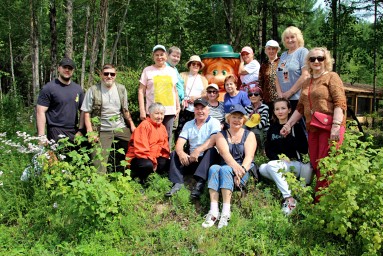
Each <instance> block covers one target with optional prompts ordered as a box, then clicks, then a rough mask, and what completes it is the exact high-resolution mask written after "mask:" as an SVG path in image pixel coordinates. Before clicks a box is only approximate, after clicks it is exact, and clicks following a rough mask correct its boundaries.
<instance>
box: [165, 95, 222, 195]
mask: <svg viewBox="0 0 383 256" xmlns="http://www.w3.org/2000/svg"><path fill="white" fill-rule="evenodd" d="M220 130H221V125H220V123H219V121H218V120H217V119H215V118H211V117H210V116H209V107H208V102H207V101H206V100H205V99H202V98H199V99H197V100H195V101H194V119H193V120H191V121H188V122H186V123H185V125H184V127H183V128H182V131H181V133H180V136H179V138H178V140H177V143H176V146H175V152H172V154H171V155H170V169H169V179H170V180H171V181H172V182H173V183H174V185H173V187H172V189H171V190H170V191H169V192H167V193H166V196H172V195H173V194H174V193H176V192H177V191H179V190H180V189H181V188H182V186H183V183H184V179H183V176H184V173H185V172H193V173H194V178H195V179H196V181H197V183H196V185H195V187H194V188H193V191H192V192H191V197H192V198H199V196H200V195H201V193H202V191H203V188H204V186H205V182H206V180H207V174H208V171H209V167H210V166H211V165H212V164H213V163H214V160H216V159H217V158H218V153H217V151H216V150H215V148H213V146H214V144H215V135H216V134H217V133H218V132H219V131H220ZM186 142H188V143H189V148H188V149H189V152H190V153H189V154H187V153H186V152H185V150H184V146H185V144H186Z"/></svg>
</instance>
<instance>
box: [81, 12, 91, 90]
mask: <svg viewBox="0 0 383 256" xmlns="http://www.w3.org/2000/svg"><path fill="white" fill-rule="evenodd" d="M89 23H90V7H89V5H87V7H86V25H85V36H84V37H85V39H84V49H83V51H82V61H81V82H80V85H81V88H84V85H85V66H86V55H87V52H88V38H89Z"/></svg>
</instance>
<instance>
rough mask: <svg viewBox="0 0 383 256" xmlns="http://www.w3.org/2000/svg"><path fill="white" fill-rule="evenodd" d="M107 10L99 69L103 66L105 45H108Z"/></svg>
mask: <svg viewBox="0 0 383 256" xmlns="http://www.w3.org/2000/svg"><path fill="white" fill-rule="evenodd" d="M108 17H109V15H108V10H107V11H106V19H105V23H104V24H103V33H102V37H101V40H102V58H101V67H102V66H104V64H105V56H106V45H107V43H108Z"/></svg>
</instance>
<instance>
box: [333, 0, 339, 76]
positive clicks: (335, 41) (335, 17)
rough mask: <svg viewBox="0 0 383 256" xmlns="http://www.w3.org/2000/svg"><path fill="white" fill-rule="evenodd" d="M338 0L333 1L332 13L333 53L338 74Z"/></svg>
mask: <svg viewBox="0 0 383 256" xmlns="http://www.w3.org/2000/svg"><path fill="white" fill-rule="evenodd" d="M337 1H338V0H332V1H331V11H332V22H333V34H332V49H333V50H332V51H333V55H332V57H333V58H334V64H333V68H332V69H333V71H334V72H336V66H337V62H336V60H337V53H338V51H337V44H338V11H337V10H338V8H337V6H338V3H337Z"/></svg>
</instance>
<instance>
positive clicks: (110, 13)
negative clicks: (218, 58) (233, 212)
mask: <svg viewBox="0 0 383 256" xmlns="http://www.w3.org/2000/svg"><path fill="white" fill-rule="evenodd" d="M1 2H2V6H3V8H2V9H1V10H0V21H1V23H0V24H2V26H1V28H0V88H1V91H0V93H1V94H4V93H14V94H15V95H21V96H22V97H23V98H24V99H25V102H27V103H28V105H30V104H33V103H34V101H35V99H36V95H37V93H38V91H39V89H40V88H41V87H42V86H43V85H44V84H45V83H46V82H47V81H49V80H50V79H52V77H54V76H55V75H56V64H57V62H58V61H59V60H60V59H61V58H62V57H63V56H65V55H67V56H69V57H72V58H73V59H74V60H75V62H76V64H77V70H76V73H75V78H74V79H75V81H77V82H78V83H80V84H81V85H82V86H83V87H84V88H87V87H89V85H90V84H92V83H93V81H94V79H97V75H96V74H97V70H98V68H99V67H100V66H101V65H102V64H104V63H113V64H116V65H117V66H118V67H119V69H120V70H141V69H142V68H143V67H144V66H146V65H148V64H150V63H151V62H152V60H151V59H150V53H151V49H152V47H153V46H154V45H155V44H157V43H160V44H163V45H165V46H167V47H169V46H172V45H176V46H178V47H180V48H181V49H182V61H181V64H183V63H185V62H186V60H187V59H188V57H189V56H190V55H192V54H202V53H204V52H206V51H207V48H208V47H209V46H210V45H211V44H214V43H228V44H231V45H232V46H233V48H234V50H235V51H239V50H240V48H241V47H242V46H244V45H250V46H251V47H253V48H254V49H255V51H256V57H257V59H258V60H264V59H265V55H264V53H263V51H262V50H263V47H262V46H264V45H265V43H266V41H267V40H269V39H275V40H277V41H279V42H281V38H280V36H281V33H282V31H283V30H284V29H285V28H286V27H287V26H289V25H295V26H297V27H299V28H300V29H301V30H302V31H303V35H304V39H305V46H306V47H307V48H309V49H310V48H312V47H315V46H326V47H327V48H329V49H330V51H331V52H332V53H333V54H334V58H335V60H336V62H335V70H336V71H337V72H338V73H339V74H341V77H342V79H343V80H344V81H345V82H351V83H366V84H373V82H374V65H375V66H376V72H377V73H376V74H375V76H376V85H377V86H383V82H382V79H383V74H382V73H383V72H382V70H383V64H382V60H381V59H382V58H381V56H382V54H383V43H382V40H380V38H382V34H383V28H382V26H383V22H382V11H383V1H382V0H375V1H361V0H348V1H343V0H337V1H336V0H325V1H319V2H320V3H321V4H318V3H317V1H316V0H300V1H292V0H287V1H276V0H241V1H240V0H194V1H188V0H171V1H165V0H114V1H112V0H77V1H73V0H29V1H25V0H1ZM5 7H6V8H5ZM367 16H368V17H369V19H366V17H367ZM374 54H375V56H376V59H375V61H374ZM180 67H181V66H180ZM181 69H182V67H181ZM137 83H138V77H137Z"/></svg>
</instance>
